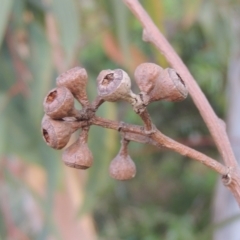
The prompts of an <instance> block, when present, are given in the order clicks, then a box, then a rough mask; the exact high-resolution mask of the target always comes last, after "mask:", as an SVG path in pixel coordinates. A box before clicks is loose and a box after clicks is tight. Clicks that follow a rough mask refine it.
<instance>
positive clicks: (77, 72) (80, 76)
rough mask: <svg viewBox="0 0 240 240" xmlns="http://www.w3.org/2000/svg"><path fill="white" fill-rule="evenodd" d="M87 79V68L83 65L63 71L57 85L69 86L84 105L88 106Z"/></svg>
mask: <svg viewBox="0 0 240 240" xmlns="http://www.w3.org/2000/svg"><path fill="white" fill-rule="evenodd" d="M87 80H88V75H87V72H86V70H85V69H84V68H81V67H75V68H72V69H70V70H68V71H66V72H64V73H62V74H61V75H60V76H59V77H58V78H57V86H58V87H62V86H64V87H66V88H68V89H69V90H70V91H71V93H72V94H73V96H74V97H75V98H76V99H77V100H78V101H79V102H80V103H81V104H82V106H87V105H88V104H89V102H88V98H87V93H86V87H87Z"/></svg>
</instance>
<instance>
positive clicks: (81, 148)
mask: <svg viewBox="0 0 240 240" xmlns="http://www.w3.org/2000/svg"><path fill="white" fill-rule="evenodd" d="M84 131H85V130H83V131H82V132H81V135H80V137H79V139H78V140H77V141H76V142H75V143H73V144H72V145H71V146H69V147H68V148H67V149H65V150H64V152H63V154H62V159H63V162H64V163H65V165H67V166H69V167H72V168H78V169H87V168H89V167H91V166H92V164H93V155H92V152H91V151H90V149H89V147H88V145H87V134H88V133H87V132H84Z"/></svg>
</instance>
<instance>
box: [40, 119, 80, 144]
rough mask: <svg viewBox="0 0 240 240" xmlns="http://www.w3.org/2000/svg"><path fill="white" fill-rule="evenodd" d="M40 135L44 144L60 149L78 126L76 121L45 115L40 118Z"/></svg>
mask: <svg viewBox="0 0 240 240" xmlns="http://www.w3.org/2000/svg"><path fill="white" fill-rule="evenodd" d="M41 125H42V129H41V131H42V136H43V139H44V141H45V142H46V144H47V145H48V146H50V147H52V148H55V149H62V148H63V147H65V146H66V145H67V143H68V142H69V139H70V137H71V134H72V133H73V132H75V131H76V130H77V129H78V128H79V127H80V126H79V123H78V122H67V121H63V120H53V119H51V118H50V117H49V116H47V115H45V116H44V117H43V119H42V124H41Z"/></svg>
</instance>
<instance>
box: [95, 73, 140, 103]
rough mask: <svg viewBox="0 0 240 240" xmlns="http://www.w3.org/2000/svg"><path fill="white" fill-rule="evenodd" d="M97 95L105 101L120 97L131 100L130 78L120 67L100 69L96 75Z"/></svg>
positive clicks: (115, 99)
mask: <svg viewBox="0 0 240 240" xmlns="http://www.w3.org/2000/svg"><path fill="white" fill-rule="evenodd" d="M97 84H98V87H97V88H98V95H99V96H100V97H101V98H102V99H104V100H105V101H109V102H115V101H118V100H120V99H122V100H125V101H128V102H132V98H134V97H135V95H134V94H133V93H132V91H131V79H130V78H129V76H128V74H127V73H126V72H125V71H123V70H122V69H115V70H109V69H108V70H102V71H101V72H100V73H99V75H98V77H97Z"/></svg>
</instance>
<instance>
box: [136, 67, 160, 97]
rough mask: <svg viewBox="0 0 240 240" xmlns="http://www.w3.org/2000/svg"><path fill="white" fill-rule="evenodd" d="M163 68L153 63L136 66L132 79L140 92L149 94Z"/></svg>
mask: <svg viewBox="0 0 240 240" xmlns="http://www.w3.org/2000/svg"><path fill="white" fill-rule="evenodd" d="M162 71H163V68H161V67H160V66H158V65H157V64H155V63H142V64H140V65H138V66H137V68H136V69H135V72H134V79H135V81H136V83H137V85H138V87H139V89H140V90H141V91H142V92H145V93H147V94H149V93H150V92H151V91H152V90H153V88H154V86H155V82H156V80H157V78H158V76H159V75H160V74H161V72H162Z"/></svg>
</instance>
